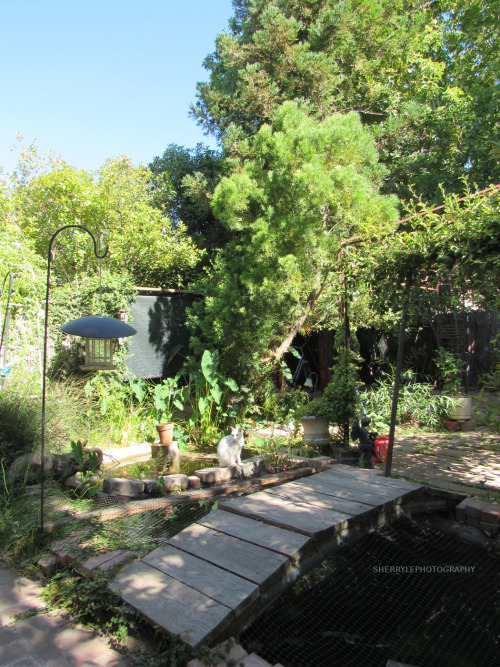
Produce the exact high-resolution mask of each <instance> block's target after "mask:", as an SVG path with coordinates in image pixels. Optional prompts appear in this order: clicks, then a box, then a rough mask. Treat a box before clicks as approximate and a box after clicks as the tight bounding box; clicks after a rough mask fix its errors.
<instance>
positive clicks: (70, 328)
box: [61, 315, 137, 371]
mask: <svg viewBox="0 0 500 667" xmlns="http://www.w3.org/2000/svg"><path fill="white" fill-rule="evenodd" d="M61 329H62V331H63V332H64V333H66V334H71V335H73V336H81V337H82V338H85V363H84V364H83V366H80V368H81V369H82V370H83V371H102V370H113V369H114V368H116V365H115V364H114V363H113V339H114V338H127V337H128V336H133V335H134V334H135V333H137V331H136V330H135V329H134V328H133V327H131V326H130V325H129V324H126V323H125V322H121V321H120V320H117V319H115V318H114V317H104V316H103V315H92V316H90V317H80V318H79V319H77V320H73V321H72V322H68V324H65V325H64V326H62V327H61Z"/></svg>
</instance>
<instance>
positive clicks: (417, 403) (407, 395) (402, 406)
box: [362, 368, 456, 431]
mask: <svg viewBox="0 0 500 667" xmlns="http://www.w3.org/2000/svg"><path fill="white" fill-rule="evenodd" d="M393 392H394V369H393V368H392V369H391V371H390V372H389V373H386V374H385V375H383V376H382V379H381V380H380V381H379V383H378V387H377V388H376V389H371V390H369V391H367V392H366V393H364V394H363V399H362V400H363V405H364V406H365V409H366V411H367V412H368V414H369V415H370V417H371V420H372V426H373V427H374V428H376V429H377V430H379V431H381V430H385V431H387V430H388V429H389V423H390V420H391V408H392V396H393ZM455 405H456V401H455V400H454V398H453V397H452V396H446V395H445V394H438V393H436V392H435V390H434V387H433V386H432V385H431V384H424V383H420V382H416V381H415V375H414V374H413V373H412V372H411V371H406V372H405V373H403V374H402V378H401V384H400V387H399V398H398V413H397V423H398V424H408V425H414V426H425V427H428V428H435V427H436V426H438V425H439V423H440V421H441V419H442V417H443V416H444V415H445V414H446V413H447V412H448V411H449V409H450V408H453V407H455Z"/></svg>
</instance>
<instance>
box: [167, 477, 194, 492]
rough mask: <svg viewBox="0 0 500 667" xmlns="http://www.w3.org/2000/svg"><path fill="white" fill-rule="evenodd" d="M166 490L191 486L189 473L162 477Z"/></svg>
mask: <svg viewBox="0 0 500 667" xmlns="http://www.w3.org/2000/svg"><path fill="white" fill-rule="evenodd" d="M161 479H162V480H163V485H164V487H165V491H168V492H171V491H174V489H187V488H188V487H189V479H188V476H187V475H182V474H178V475H165V477H162V478H161ZM160 484H161V483H160Z"/></svg>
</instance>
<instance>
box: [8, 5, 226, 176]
mask: <svg viewBox="0 0 500 667" xmlns="http://www.w3.org/2000/svg"><path fill="white" fill-rule="evenodd" d="M232 13H233V11H232V5H231V0H86V2H76V1H75V0H0V58H1V67H0V95H1V104H0V165H1V166H3V167H4V168H5V169H6V170H7V171H10V170H12V169H13V168H14V167H15V165H16V163H17V155H16V153H15V152H12V150H11V147H12V145H14V144H15V143H16V139H15V134H16V133H20V134H21V135H23V137H24V143H26V144H30V143H31V142H32V141H34V140H36V141H37V143H38V145H39V147H40V150H41V151H42V152H44V153H48V152H53V153H55V154H56V155H57V156H60V157H62V158H63V159H64V160H65V161H66V162H67V163H68V164H70V165H72V166H74V167H76V168H78V169H86V170H95V169H98V168H99V167H100V166H101V165H102V164H103V163H104V161H105V159H106V158H108V157H115V156H117V155H120V154H122V153H126V154H128V155H129V156H130V157H131V158H132V159H133V160H134V162H135V163H136V164H138V163H142V164H147V163H148V162H150V161H151V160H152V158H153V157H155V156H156V155H161V154H162V153H163V151H164V150H165V148H166V147H167V145H168V144H170V143H175V144H180V145H182V146H187V147H189V148H191V147H194V146H195V145H196V144H197V143H198V142H200V141H201V142H203V143H205V144H207V145H209V146H211V147H215V142H214V140H213V138H211V137H210V138H209V137H206V136H205V135H204V134H203V132H202V130H201V128H199V127H198V126H197V125H196V123H195V121H194V120H193V119H191V118H189V117H188V111H189V104H190V103H191V102H194V101H195V100H196V82H197V81H207V80H208V72H207V71H206V70H205V69H204V68H203V66H202V63H203V60H204V58H205V56H207V55H208V54H209V53H212V52H213V51H214V49H215V37H216V35H217V33H219V32H221V31H222V30H227V29H228V20H229V18H230V17H231V16H232Z"/></svg>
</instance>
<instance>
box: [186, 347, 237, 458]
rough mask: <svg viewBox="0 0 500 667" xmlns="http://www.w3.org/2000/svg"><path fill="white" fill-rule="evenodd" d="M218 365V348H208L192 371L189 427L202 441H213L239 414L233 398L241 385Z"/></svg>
mask: <svg viewBox="0 0 500 667" xmlns="http://www.w3.org/2000/svg"><path fill="white" fill-rule="evenodd" d="M218 366H219V351H218V350H214V351H213V352H210V351H209V350H205V352H204V353H203V356H202V358H201V365H200V370H195V371H193V372H192V373H191V374H190V383H189V401H190V403H191V407H192V410H193V412H192V415H191V418H190V420H189V429H190V433H191V436H192V437H194V438H195V439H196V440H197V441H198V442H199V443H200V444H207V445H213V444H214V443H215V442H217V440H218V439H219V438H220V437H221V436H222V435H223V432H224V429H225V428H226V427H227V426H228V425H229V424H230V423H231V422H234V421H235V420H236V418H237V413H238V411H237V408H236V405H235V404H234V403H232V402H231V401H232V398H233V396H234V394H236V393H237V392H238V391H239V388H238V385H237V384H236V382H235V381H234V380H233V379H232V378H227V377H224V376H223V375H222V373H220V372H219V370H218Z"/></svg>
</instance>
